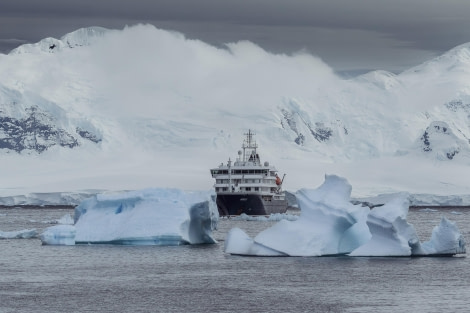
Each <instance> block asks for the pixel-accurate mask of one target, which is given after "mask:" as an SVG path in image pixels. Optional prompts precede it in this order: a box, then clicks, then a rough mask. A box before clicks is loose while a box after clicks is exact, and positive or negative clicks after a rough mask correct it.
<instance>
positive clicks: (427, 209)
mask: <svg viewBox="0 0 470 313" xmlns="http://www.w3.org/2000/svg"><path fill="white" fill-rule="evenodd" d="M419 211H420V212H426V213H434V212H439V211H438V210H436V209H430V208H425V209H420V210H419Z"/></svg>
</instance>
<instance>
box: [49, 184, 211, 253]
mask: <svg viewBox="0 0 470 313" xmlns="http://www.w3.org/2000/svg"><path fill="white" fill-rule="evenodd" d="M218 218H219V215H218V212H217V207H216V205H215V202H214V201H213V200H212V199H211V196H210V194H209V193H208V192H184V191H181V190H177V189H145V190H139V191H131V192H125V193H119V194H100V195H97V196H94V197H92V198H89V199H86V200H84V201H83V202H82V203H80V205H79V206H77V207H76V208H75V216H74V222H75V224H74V225H57V226H53V227H49V228H48V229H46V230H45V231H44V232H43V233H42V234H41V235H40V239H41V241H42V243H43V244H51V245H73V244H103V243H106V244H120V245H183V244H203V243H216V240H215V239H214V238H213V237H212V231H213V230H214V229H215V228H216V226H217V222H218Z"/></svg>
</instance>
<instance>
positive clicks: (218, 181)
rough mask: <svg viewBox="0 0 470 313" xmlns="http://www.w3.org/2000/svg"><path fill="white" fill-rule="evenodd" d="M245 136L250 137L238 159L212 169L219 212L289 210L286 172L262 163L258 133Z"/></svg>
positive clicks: (265, 212)
mask: <svg viewBox="0 0 470 313" xmlns="http://www.w3.org/2000/svg"><path fill="white" fill-rule="evenodd" d="M244 135H245V136H246V138H245V139H244V141H243V144H242V150H240V151H238V157H237V159H236V160H235V162H233V163H232V161H231V160H230V158H229V159H228V162H227V163H226V164H224V163H221V164H220V165H219V167H217V168H212V169H211V170H210V172H211V175H212V177H213V178H214V179H215V184H214V188H215V193H216V203H217V209H218V211H219V215H220V216H231V215H241V214H243V213H245V214H247V215H269V214H273V213H285V212H286V211H287V200H286V195H285V192H284V191H283V190H282V183H283V182H284V178H285V174H284V175H283V177H282V179H281V178H280V177H279V176H278V172H277V170H276V168H275V167H274V166H272V165H270V164H269V162H264V163H263V164H262V163H261V160H260V157H259V154H258V151H257V149H258V145H257V143H256V141H255V140H254V135H255V134H254V133H253V132H252V131H251V130H248V133H245V134H244Z"/></svg>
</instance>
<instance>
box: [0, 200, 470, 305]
mask: <svg viewBox="0 0 470 313" xmlns="http://www.w3.org/2000/svg"><path fill="white" fill-rule="evenodd" d="M65 214H73V211H72V210H70V209H65V208H64V209H46V208H30V209H24V208H9V209H0V230H1V231H14V230H22V229H29V228H36V229H37V230H38V231H39V232H41V231H42V230H43V229H45V228H46V227H49V226H51V225H52V224H53V223H54V222H55V221H56V220H58V219H60V218H61V217H63V216H64V215H65ZM442 215H445V216H447V217H448V218H449V219H450V220H451V221H455V222H456V223H457V225H458V226H459V228H460V231H461V233H462V234H463V236H464V237H465V238H466V240H467V242H470V209H458V210H457V209H446V210H438V211H432V210H419V209H413V210H410V213H409V215H408V221H409V222H410V223H412V224H413V225H414V226H415V228H416V230H417V232H418V235H419V236H420V239H421V241H426V240H428V239H429V238H430V236H431V231H432V228H433V227H434V226H436V225H438V224H439V221H440V218H441V216H442ZM273 223H275V222H260V221H234V220H233V219H232V220H230V219H222V220H221V221H220V223H219V228H218V230H217V231H215V237H216V239H217V240H218V241H219V243H218V244H216V245H198V246H179V247H158V246H135V247H133V246H111V245H80V246H42V245H41V242H40V240H39V239H37V238H36V239H5V240H0V312H444V311H447V312H449V311H450V312H469V311H470V259H469V258H468V257H445V258H439V257H434V258H424V257H422V258H419V257H416V258H411V257H401V258H396V257H392V258H390V257H389V258H386V257H379V258H370V257H365V258H364V257H362V258H352V257H345V256H339V257H242V256H233V255H228V254H225V253H224V252H223V246H224V238H225V235H226V234H227V232H228V231H229V230H230V229H231V228H232V227H240V228H242V229H244V230H245V231H246V232H247V233H248V234H249V235H251V236H254V235H256V234H257V233H258V232H260V231H261V230H263V229H265V228H267V227H269V226H270V225H272V224H273Z"/></svg>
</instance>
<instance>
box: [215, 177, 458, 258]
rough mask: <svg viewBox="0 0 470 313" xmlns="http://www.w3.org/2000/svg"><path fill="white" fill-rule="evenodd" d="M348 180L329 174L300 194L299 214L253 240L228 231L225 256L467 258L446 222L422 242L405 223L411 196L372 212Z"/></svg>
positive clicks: (455, 232) (398, 197)
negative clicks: (353, 197) (354, 193)
mask: <svg viewBox="0 0 470 313" xmlns="http://www.w3.org/2000/svg"><path fill="white" fill-rule="evenodd" d="M351 189H352V187H351V185H350V184H349V183H348V181H347V180H346V179H345V178H342V177H339V176H336V175H326V176H325V181H324V183H323V184H322V185H321V186H320V187H318V188H317V189H313V190H312V189H301V190H299V191H298V192H297V193H296V197H297V201H298V204H299V207H300V208H301V214H300V216H299V218H298V219H297V220H295V221H288V220H281V221H280V222H278V223H277V224H275V225H273V226H272V227H270V228H268V229H266V230H264V231H262V232H260V233H259V234H258V235H256V236H255V237H254V238H250V237H249V236H248V235H247V234H246V233H244V232H243V230H241V229H240V228H233V229H231V230H230V231H229V233H228V235H227V238H226V240H225V246H224V251H225V252H226V253H229V254H239V255H256V256H329V255H349V256H436V255H456V254H464V253H466V248H465V240H464V238H463V236H462V235H461V234H460V232H459V230H458V227H457V226H456V224H455V223H452V222H450V221H449V220H447V219H446V218H445V217H443V218H442V220H441V222H440V224H439V225H438V226H436V227H435V228H434V230H433V232H432V236H431V239H430V240H429V241H427V242H424V243H421V242H420V240H419V238H418V235H417V234H416V231H415V229H414V227H413V225H411V224H409V223H408V222H407V220H406V216H407V214H408V209H409V200H408V194H406V193H400V194H397V195H395V197H394V198H392V199H391V200H389V201H388V202H387V203H385V204H384V205H383V206H378V207H375V208H373V209H370V208H369V207H367V206H362V205H360V204H356V205H354V204H352V203H351V201H350V195H351Z"/></svg>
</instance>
